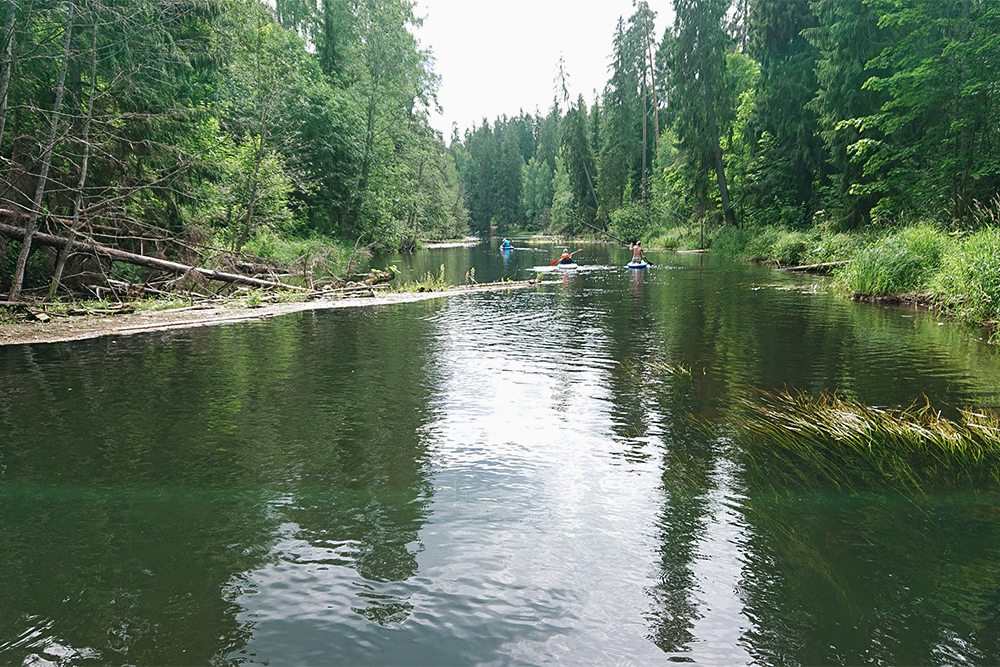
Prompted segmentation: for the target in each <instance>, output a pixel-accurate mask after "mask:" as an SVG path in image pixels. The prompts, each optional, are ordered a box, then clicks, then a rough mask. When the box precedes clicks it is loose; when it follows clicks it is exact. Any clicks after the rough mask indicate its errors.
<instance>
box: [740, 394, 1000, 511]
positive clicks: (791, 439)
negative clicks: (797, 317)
mask: <svg viewBox="0 0 1000 667" xmlns="http://www.w3.org/2000/svg"><path fill="white" fill-rule="evenodd" d="M739 403H740V405H739V409H738V414H737V415H736V416H735V418H734V419H733V422H732V424H731V426H732V428H733V434H732V436H733V441H734V444H735V445H736V446H737V454H738V457H739V458H740V459H741V460H742V461H743V462H744V464H745V465H746V467H747V469H748V471H752V472H756V473H759V474H761V475H763V476H769V475H775V474H778V473H784V474H786V475H791V476H793V477H797V478H799V479H800V480H801V481H804V482H818V481H824V480H825V481H827V482H832V483H834V484H835V485H836V486H837V487H839V488H856V487H858V486H871V485H874V486H885V485H889V486H891V487H896V488H899V489H900V490H906V491H910V492H916V493H920V492H922V491H924V490H925V489H927V488H931V487H933V488H948V487H954V486H957V485H962V486H967V485H968V484H970V483H971V484H973V485H988V486H993V487H995V486H998V485H1000V415H997V414H995V413H993V412H990V411H986V410H969V409H960V410H958V411H957V415H958V416H957V417H956V418H953V419H949V418H947V417H944V416H942V414H941V412H939V411H937V410H935V409H934V408H932V407H931V405H930V403H929V402H927V403H925V404H924V405H920V404H917V403H914V404H911V405H909V406H906V407H902V408H881V407H873V406H869V405H864V404H862V403H859V402H858V401H855V400H853V399H849V398H845V397H842V396H840V395H838V394H836V393H823V394H820V395H818V396H811V395H809V394H807V393H805V392H801V391H788V390H784V391H777V392H765V391H759V392H755V393H754V394H753V395H750V396H747V397H745V398H742V399H740V401H739Z"/></svg>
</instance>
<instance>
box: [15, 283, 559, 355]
mask: <svg viewBox="0 0 1000 667" xmlns="http://www.w3.org/2000/svg"><path fill="white" fill-rule="evenodd" d="M539 284H540V283H538V282H535V281H520V282H510V283H491V284H488V285H473V286H462V287H452V288H449V289H447V290H442V291H435V292H384V293H376V294H375V295H374V296H362V297H350V298H332V297H331V298H322V299H314V300H312V301H296V302H290V303H274V304H264V305H261V306H259V307H253V308H251V307H247V306H243V305H238V304H223V305H218V306H196V307H189V308H176V309H171V310H157V311H143V312H138V313H126V314H118V315H82V316H72V317H52V319H51V320H49V321H48V322H38V321H31V322H14V323H10V324H0V346H4V345H28V344H37V343H61V342H67V341H74V340H85V339H88V338H98V337H101V336H128V335H132V334H137V333H146V332H150V331H167V330H171V329H187V328H193V327H203V326H214V325H220V324H234V323H237V322H255V321H260V320H265V319H269V318H272V317H278V316H280V315H287V314H289V313H298V312H302V311H304V310H325V309H329V308H363V307H372V306H391V305H393V304H397V303H410V302H414V301H426V300H429V299H443V298H447V297H450V296H456V295H459V294H469V293H473V292H486V291H502V290H511V289H525V288H528V287H536V286H538V285H539Z"/></svg>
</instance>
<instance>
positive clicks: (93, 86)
mask: <svg viewBox="0 0 1000 667" xmlns="http://www.w3.org/2000/svg"><path fill="white" fill-rule="evenodd" d="M91 11H93V10H91ZM91 18H92V22H91V27H92V29H93V36H92V37H93V39H92V42H91V46H90V95H89V97H88V99H87V115H86V117H85V118H84V120H83V159H82V160H81V162H80V179H79V180H78V181H77V184H76V199H75V200H74V201H73V224H72V225H71V226H70V228H69V234H68V236H67V239H68V240H69V243H67V244H66V246H65V247H63V248H62V249H61V250H60V251H59V257H58V259H57V260H56V268H55V271H53V272H52V285H51V286H50V287H49V300H50V301H51V300H52V299H54V298H55V295H56V291H57V290H58V289H59V281H60V280H62V274H63V269H64V268H65V267H66V260H67V259H68V258H69V253H70V248H71V247H72V245H73V241H75V240H76V234H77V231H78V230H79V229H80V224H81V223H82V222H83V221H82V220H81V218H80V215H81V214H80V210H81V209H82V208H83V187H84V186H85V185H86V184H87V165H88V164H89V162H90V123H91V121H92V120H93V118H94V98H95V97H96V96H97V16H96V14H91Z"/></svg>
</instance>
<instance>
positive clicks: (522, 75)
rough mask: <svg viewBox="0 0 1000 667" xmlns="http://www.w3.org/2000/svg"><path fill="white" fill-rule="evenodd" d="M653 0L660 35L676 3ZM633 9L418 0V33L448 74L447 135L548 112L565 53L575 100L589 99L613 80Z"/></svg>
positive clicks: (612, 4) (443, 95)
mask: <svg viewBox="0 0 1000 667" xmlns="http://www.w3.org/2000/svg"><path fill="white" fill-rule="evenodd" d="M647 2H648V3H649V7H650V9H652V10H653V11H654V12H656V39H657V41H659V40H660V39H661V38H662V36H663V30H664V28H666V26H667V25H669V24H670V23H672V22H673V11H672V6H673V3H672V0H647ZM634 11H635V8H634V7H633V6H632V0H594V1H593V2H586V1H583V2H581V1H580V0H503V1H502V2H500V1H498V0H417V5H416V8H415V12H416V14H417V15H418V16H423V17H424V25H423V27H422V28H420V29H419V30H418V31H417V37H418V39H419V40H420V43H421V46H422V47H424V48H429V49H430V50H431V51H432V52H433V54H434V58H435V63H434V71H435V72H436V73H437V74H438V75H439V76H440V77H441V79H442V81H441V89H440V91H439V94H438V101H439V102H440V103H441V106H442V107H444V114H443V115H434V116H433V117H432V119H431V123H432V124H433V125H434V127H436V128H437V129H438V130H440V131H441V132H442V133H443V134H444V138H445V141H446V142H447V141H449V140H450V138H451V125H452V123H453V122H455V123H458V130H459V134H460V135H464V133H465V130H466V129H469V128H470V127H471V126H472V125H473V124H475V125H482V122H483V118H486V119H487V120H489V122H490V123H492V122H493V121H494V120H496V118H497V117H499V116H501V115H503V114H506V115H507V116H516V115H517V114H518V113H520V111H521V110H522V109H523V110H524V111H525V112H527V113H535V111H536V110H538V111H541V112H542V113H545V112H547V111H548V109H549V108H550V107H551V106H552V100H553V98H554V97H555V94H556V92H555V91H556V87H555V79H556V73H557V72H558V66H559V56H560V54H562V57H563V60H564V62H565V64H566V72H567V73H568V74H569V90H570V95H571V97H572V99H574V100H575V99H576V97H577V96H578V95H579V94H581V93H582V94H583V97H584V99H585V100H586V101H587V104H588V105H589V104H590V103H591V102H593V100H594V90H595V89H596V90H597V91H601V90H603V88H604V84H605V82H606V81H607V80H608V63H609V62H610V58H611V48H612V44H611V42H612V39H613V38H614V33H615V27H616V26H617V25H618V18H619V17H621V18H624V19H625V20H626V21H628V17H629V16H631V15H632V13H633V12H634ZM560 103H561V101H560Z"/></svg>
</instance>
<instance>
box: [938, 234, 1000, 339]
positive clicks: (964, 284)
mask: <svg viewBox="0 0 1000 667" xmlns="http://www.w3.org/2000/svg"><path fill="white" fill-rule="evenodd" d="M931 287H932V289H933V290H934V292H935V293H936V294H937V295H938V298H939V299H940V301H942V302H943V303H944V304H945V307H946V308H947V309H948V310H949V311H950V312H951V314H952V315H954V316H956V317H958V318H960V319H964V320H968V321H973V322H979V323H984V324H989V325H993V326H994V328H995V327H996V325H997V323H998V322H1000V228H997V227H987V228H985V229H983V230H981V231H978V232H975V233H973V234H970V235H968V236H966V237H964V238H962V239H960V240H959V241H958V242H957V243H956V248H955V251H954V252H952V253H949V254H948V255H947V256H946V257H945V259H944V262H943V263H942V266H941V270H940V271H939V272H938V274H937V276H936V277H935V279H934V280H933V281H932V284H931Z"/></svg>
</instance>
